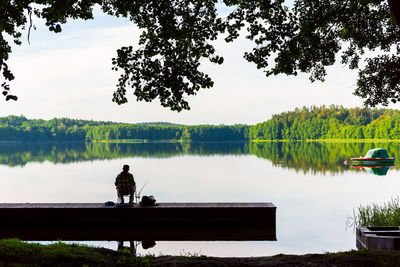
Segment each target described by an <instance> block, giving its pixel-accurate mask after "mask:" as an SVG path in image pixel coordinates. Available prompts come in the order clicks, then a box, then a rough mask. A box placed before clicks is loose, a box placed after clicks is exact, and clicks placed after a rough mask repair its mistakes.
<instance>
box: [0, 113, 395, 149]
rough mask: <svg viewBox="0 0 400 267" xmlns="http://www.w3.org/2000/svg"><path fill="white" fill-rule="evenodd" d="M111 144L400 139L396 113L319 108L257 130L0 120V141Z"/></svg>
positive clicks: (286, 116)
mask: <svg viewBox="0 0 400 267" xmlns="http://www.w3.org/2000/svg"><path fill="white" fill-rule="evenodd" d="M115 139H140V140H143V139H145V140H179V141H218V142H220V141H239V140H306V139H313V140H315V139H400V111H399V110H395V109H377V108H373V109H371V108H344V107H342V106H335V105H331V106H321V107H315V106H312V107H310V108H307V107H303V108H296V109H295V110H294V111H289V112H283V113H280V114H276V115H273V116H272V118H271V119H269V120H267V121H265V122H263V123H258V124H256V125H252V126H248V125H242V124H237V125H194V126H191V125H179V124H172V123H165V122H155V123H137V124H127V123H116V122H104V121H93V120H76V119H68V118H62V119H52V120H40V119H27V118H25V117H24V116H8V117H2V118H0V141H81V142H83V141H86V142H93V141H94V142H95V141H104V140H115Z"/></svg>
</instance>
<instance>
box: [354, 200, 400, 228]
mask: <svg viewBox="0 0 400 267" xmlns="http://www.w3.org/2000/svg"><path fill="white" fill-rule="evenodd" d="M350 220H351V221H352V223H351V225H352V226H354V227H360V226H396V225H398V226H400V201H399V197H396V198H392V199H391V200H390V201H388V202H386V203H384V204H383V205H379V204H372V205H366V206H359V207H358V208H357V211H355V210H353V217H350Z"/></svg>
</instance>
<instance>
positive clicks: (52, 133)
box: [0, 116, 249, 142]
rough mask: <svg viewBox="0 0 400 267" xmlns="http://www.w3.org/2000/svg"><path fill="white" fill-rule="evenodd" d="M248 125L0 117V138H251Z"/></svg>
mask: <svg viewBox="0 0 400 267" xmlns="http://www.w3.org/2000/svg"><path fill="white" fill-rule="evenodd" d="M248 132H249V126H247V125H230V126H225V125H196V126H187V125H178V124H172V123H165V122H154V123H137V124H123V123H115V122H103V121H87V120H74V119H67V118H62V119H52V120H48V121H46V120H29V119H27V118H25V117H24V116H8V117H3V118H0V141H81V142H83V141H101V140H112V139H146V140H171V139H175V140H188V141H189V140H190V141H232V140H242V141H243V140H248Z"/></svg>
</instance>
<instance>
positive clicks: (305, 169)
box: [0, 142, 400, 256]
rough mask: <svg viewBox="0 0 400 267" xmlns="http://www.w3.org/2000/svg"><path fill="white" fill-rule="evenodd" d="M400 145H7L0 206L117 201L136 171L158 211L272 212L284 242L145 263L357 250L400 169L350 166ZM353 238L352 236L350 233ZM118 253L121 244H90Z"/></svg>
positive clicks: (204, 245) (226, 244)
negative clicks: (369, 214) (213, 206)
mask: <svg viewBox="0 0 400 267" xmlns="http://www.w3.org/2000/svg"><path fill="white" fill-rule="evenodd" d="M376 147H383V148H386V149H387V150H388V153H389V155H390V156H392V157H395V158H399V157H400V155H399V153H400V145H399V143H381V144H379V143H317V142H295V143H277V142H274V143H240V142H238V143H187V144H180V143H137V144H84V143H57V144H52V143H42V144H35V143H28V144H22V143H8V144H6V143H3V144H0V202H1V203H3V202H9V203H10V202H11V203H12V202H105V201H108V200H111V201H116V191H115V187H114V180H115V177H116V175H117V174H118V173H119V172H120V171H121V168H122V165H123V164H129V165H130V166H131V172H132V173H133V175H134V177H135V180H136V183H137V185H138V188H139V189H140V188H141V187H142V186H143V185H144V184H146V183H147V184H146V186H145V187H144V188H143V192H142V195H143V194H145V195H154V196H155V198H156V199H157V201H159V202H272V203H274V204H275V206H277V213H276V215H277V220H276V235H277V241H207V242H203V241H201V242H199V241H174V242H172V241H156V243H157V244H156V245H155V246H154V247H153V248H151V249H148V250H144V249H143V248H142V247H141V246H138V253H139V254H141V255H145V254H148V253H150V254H155V255H167V254H173V255H189V254H201V255H210V256H268V255H275V254H279V253H285V254H305V253H323V252H336V251H344V250H350V249H356V246H355V233H354V232H353V230H352V229H348V228H347V227H346V225H347V223H348V221H349V220H348V217H349V216H351V215H353V210H355V209H356V208H357V207H358V206H359V205H366V204H371V203H384V202H387V201H388V200H390V199H391V198H394V197H397V196H398V195H399V188H400V175H399V169H400V165H399V162H396V165H395V166H394V167H391V168H389V169H387V170H384V171H383V173H380V174H385V173H386V171H387V173H386V175H377V174H379V173H376V172H375V173H374V172H373V170H370V169H369V170H368V169H359V168H349V167H348V166H346V165H344V164H343V162H344V161H345V160H348V159H349V158H350V157H356V156H360V155H364V154H365V153H366V151H367V150H369V149H371V148H376ZM346 228H347V229H346ZM85 243H88V244H91V245H96V246H103V247H108V248H112V249H116V248H117V242H115V241H110V242H107V241H104V242H85Z"/></svg>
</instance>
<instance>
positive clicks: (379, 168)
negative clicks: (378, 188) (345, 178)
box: [352, 166, 393, 176]
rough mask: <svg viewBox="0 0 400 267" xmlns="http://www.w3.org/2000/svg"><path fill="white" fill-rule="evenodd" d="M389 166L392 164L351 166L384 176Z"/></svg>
mask: <svg viewBox="0 0 400 267" xmlns="http://www.w3.org/2000/svg"><path fill="white" fill-rule="evenodd" d="M391 167H393V166H357V167H356V166H354V167H352V168H358V169H363V170H365V171H366V172H367V173H368V174H372V175H377V176H385V175H386V174H387V172H388V170H389V169H390V168H391Z"/></svg>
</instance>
